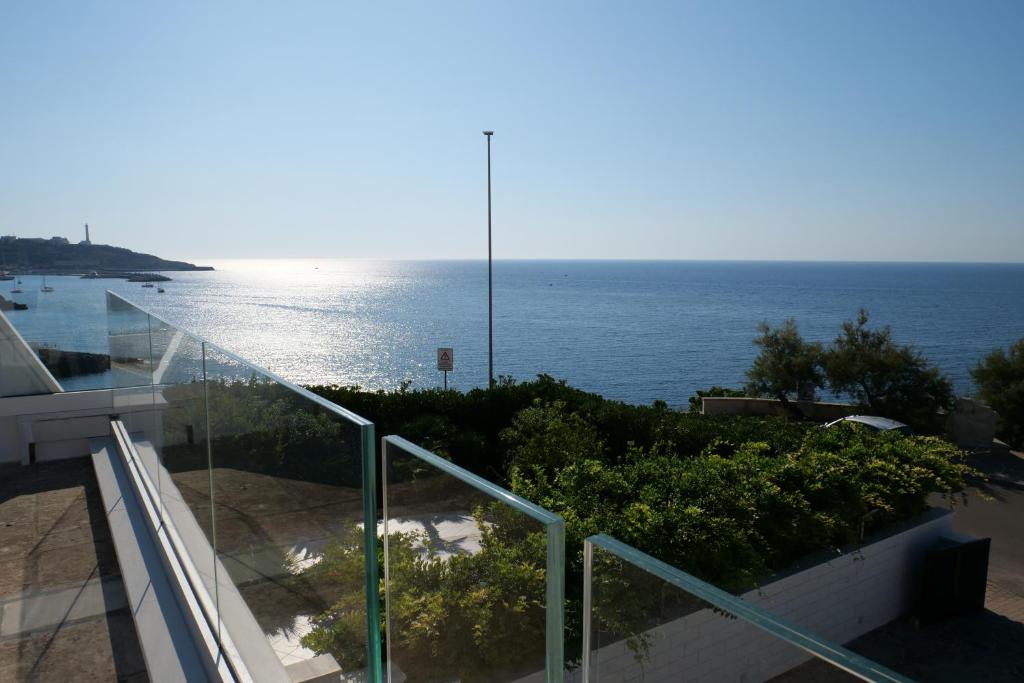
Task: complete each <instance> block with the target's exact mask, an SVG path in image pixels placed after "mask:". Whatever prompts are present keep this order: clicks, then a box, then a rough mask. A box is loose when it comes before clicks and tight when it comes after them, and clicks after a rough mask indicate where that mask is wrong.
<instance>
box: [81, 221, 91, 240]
mask: <svg viewBox="0 0 1024 683" xmlns="http://www.w3.org/2000/svg"><path fill="white" fill-rule="evenodd" d="M82 244H92V241H91V240H90V239H89V224H88V223H86V224H85V242H83V243H82Z"/></svg>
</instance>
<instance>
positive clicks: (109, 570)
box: [0, 457, 148, 683]
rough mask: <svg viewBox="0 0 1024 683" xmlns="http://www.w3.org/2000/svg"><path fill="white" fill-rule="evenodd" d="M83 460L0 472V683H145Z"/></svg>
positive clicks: (95, 495) (132, 628)
mask: <svg viewBox="0 0 1024 683" xmlns="http://www.w3.org/2000/svg"><path fill="white" fill-rule="evenodd" d="M147 680H148V676H147V674H146V668H145V663H144V660H143V658H142V653H141V650H140V649H139V644H138V639H137V637H136V634H135V625H134V623H133V621H132V616H131V614H130V612H129V611H128V609H127V606H126V602H125V598H124V586H123V584H122V583H121V578H120V572H119V569H118V565H117V558H116V556H115V554H114V547H113V543H112V541H111V539H110V532H109V529H108V528H107V522H106V516H105V515H104V510H103V503H102V499H101V498H100V493H99V488H98V487H97V484H96V479H95V476H94V474H93V470H92V462H91V460H90V458H88V457H84V458H75V459H73V460H61V461H57V462H50V463H41V464H36V465H31V466H29V467H22V466H21V465H11V466H4V467H3V468H2V469H0V681H4V682H5V683H6V682H7V681H85V682H91V681H130V682H131V683H137V682H141V681H147Z"/></svg>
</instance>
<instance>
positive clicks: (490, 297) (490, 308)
mask: <svg viewBox="0 0 1024 683" xmlns="http://www.w3.org/2000/svg"><path fill="white" fill-rule="evenodd" d="M484 135H486V136H487V377H488V384H487V386H488V387H489V388H492V389H493V388H494V284H493V274H492V266H491V136H492V135H494V131H493V130H485V131H484Z"/></svg>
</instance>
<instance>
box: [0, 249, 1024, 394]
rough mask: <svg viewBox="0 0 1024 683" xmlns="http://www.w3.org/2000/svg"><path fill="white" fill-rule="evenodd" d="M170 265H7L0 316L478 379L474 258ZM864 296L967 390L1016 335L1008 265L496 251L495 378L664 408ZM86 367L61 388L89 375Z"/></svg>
mask: <svg viewBox="0 0 1024 683" xmlns="http://www.w3.org/2000/svg"><path fill="white" fill-rule="evenodd" d="M194 261H195V262H196V263H203V264H209V265H213V266H214V267H215V268H216V269H217V270H216V271H214V272H199V273H169V275H170V276H171V277H172V278H173V281H172V282H169V283H166V285H165V289H166V293H165V294H158V293H157V291H156V289H144V288H142V287H141V286H140V285H139V284H137V283H127V282H124V281H120V280H82V279H79V278H72V277H50V278H48V282H49V284H50V285H52V286H53V287H54V288H55V290H56V291H54V292H53V293H47V294H44V293H41V292H40V291H39V286H40V284H41V283H40V278H38V277H35V276H24V277H23V278H22V280H23V283H22V285H21V287H22V289H23V290H24V292H25V293H24V294H22V295H10V294H9V293H7V292H6V291H5V290H6V289H9V287H6V288H5V287H4V285H11V284H12V283H0V294H3V295H5V296H7V297H8V298H12V296H13V298H15V299H16V300H20V301H24V302H26V303H28V304H29V306H30V309H29V310H28V311H12V312H9V313H8V314H7V315H8V316H9V318H10V319H11V321H12V322H13V323H14V324H15V325H16V326H17V327H18V329H19V331H20V332H21V333H22V335H23V336H24V337H25V338H26V339H27V340H29V341H32V342H37V343H42V344H47V345H50V346H56V347H58V348H64V349H71V350H79V351H94V352H106V350H107V346H106V344H107V342H106V324H107V321H106V313H105V299H104V292H105V290H106V289H108V288H109V289H111V290H113V291H115V292H117V293H119V294H121V295H123V296H125V297H127V298H129V299H130V300H132V301H135V302H136V303H138V304H140V305H141V306H143V307H146V308H149V309H151V310H153V311H154V312H155V313H157V314H158V315H160V316H161V317H164V318H165V319H167V320H168V321H170V322H172V323H174V324H177V325H180V326H181V327H183V328H185V329H187V330H190V331H193V332H195V333H197V334H199V335H201V336H203V337H205V338H207V339H209V340H211V341H213V342H215V343H217V344H220V345H221V346H223V347H225V348H227V349H230V350H232V351H235V352H236V353H238V354H239V355H241V356H243V357H244V358H247V359H250V360H252V361H253V362H255V363H256V364H258V365H261V366H263V367H266V368H268V369H270V370H272V371H274V372H277V373H279V374H281V375H282V376H284V377H287V378H288V379H291V380H293V381H296V382H299V383H303V384H310V383H337V384H358V385H361V386H364V387H368V388H385V389H390V388H395V387H397V386H399V385H400V384H401V383H402V382H404V381H408V382H411V384H412V386H413V387H429V386H439V385H440V384H441V380H442V377H441V373H439V372H438V371H437V370H436V369H435V367H436V366H435V363H436V360H435V355H436V349H437V347H439V346H451V347H453V348H454V355H455V370H454V372H452V373H449V383H450V385H452V386H454V387H457V388H460V389H466V388H470V387H474V386H484V385H486V383H487V264H486V262H482V261H416V262H409V261H402V262H400V261H357V260H339V259H320V260H313V259H310V260H259V261H255V260H233V261H217V260H214V261H209V260H205V259H202V258H197V259H194ZM862 307H863V308H866V309H867V310H868V311H869V312H870V314H871V320H872V323H873V324H877V325H890V326H891V327H892V329H893V334H894V337H895V339H896V340H897V341H898V342H901V343H909V344H913V345H914V346H916V347H917V348H919V349H920V350H921V351H922V352H923V353H924V354H925V355H926V356H928V358H929V359H931V360H932V361H933V362H934V363H936V364H937V365H938V366H939V367H941V368H942V369H943V370H944V371H945V372H946V373H948V374H949V375H950V377H951V378H952V379H953V381H954V384H955V386H956V388H957V391H958V392H960V393H969V392H970V391H971V388H972V387H971V381H970V376H969V371H970V368H971V367H972V366H973V365H974V364H975V363H977V361H978V360H979V359H980V358H981V357H982V356H983V355H984V354H986V353H987V352H989V351H991V350H992V349H994V348H996V347H999V346H1006V345H1008V344H1009V343H1010V342H1012V341H1014V340H1016V339H1018V338H1020V337H1021V336H1024V265H1010V264H1003V265H999V264H993V265H980V264H892V263H884V264H883V263H795V262H794V263H783V262H680V261H650V262H637V261H498V262H496V263H495V265H494V363H495V374H499V375H511V376H513V377H516V378H518V379H527V378H531V377H533V376H535V375H537V374H538V373H548V374H551V375H554V376H555V377H558V378H563V379H566V380H568V381H569V382H570V383H571V384H573V385H575V386H578V387H581V388H583V389H587V390H590V391H596V392H599V393H601V394H603V395H605V396H607V397H609V398H614V399H620V400H624V401H628V402H633V403H650V402H651V401H654V400H656V399H661V400H665V401H667V402H668V403H669V404H670V405H675V406H681V405H684V404H685V403H686V400H687V398H688V397H689V396H690V395H691V394H692V393H693V392H694V391H695V390H697V389H701V388H706V387H709V386H711V385H715V384H718V385H726V386H739V385H740V384H742V382H743V380H744V372H745V370H746V369H747V368H748V367H749V365H750V361H751V360H752V359H753V357H754V355H755V349H754V347H753V345H752V343H751V339H752V338H753V337H754V335H755V334H756V326H757V323H758V322H759V321H762V320H768V321H771V322H779V321H781V320H783V319H785V318H787V317H793V318H795V319H796V320H797V322H798V324H799V325H800V328H801V330H802V331H803V333H804V335H805V336H806V337H807V338H809V339H815V340H821V341H828V340H830V339H832V338H834V336H835V335H836V333H837V331H838V329H839V325H840V324H841V323H842V321H843V320H846V319H849V318H852V317H854V316H855V315H856V313H857V310H858V309H859V308H862ZM108 382H109V379H108V377H107V376H105V375H95V376H90V377H84V378H78V379H77V380H74V381H68V382H65V386H66V387H67V388H69V389H83V388H93V387H96V386H103V385H104V384H106V383H108Z"/></svg>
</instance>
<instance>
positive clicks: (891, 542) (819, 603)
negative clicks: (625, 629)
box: [566, 511, 952, 683]
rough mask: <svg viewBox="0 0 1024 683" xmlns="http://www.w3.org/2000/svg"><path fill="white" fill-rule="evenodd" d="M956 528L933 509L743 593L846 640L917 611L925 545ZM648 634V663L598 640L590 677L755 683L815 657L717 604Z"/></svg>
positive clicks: (574, 678) (623, 682)
mask: <svg viewBox="0 0 1024 683" xmlns="http://www.w3.org/2000/svg"><path fill="white" fill-rule="evenodd" d="M951 533H952V515H950V514H948V512H947V513H946V514H941V513H939V512H934V511H933V512H932V513H929V514H926V515H925V516H923V517H922V518H921V522H920V523H919V524H916V525H914V526H911V527H910V528H907V529H905V530H903V531H900V532H898V533H895V534H892V535H890V536H888V537H886V538H883V539H881V540H879V541H877V542H875V543H872V544H870V545H866V546H864V547H863V548H861V549H860V550H857V551H855V552H851V553H848V554H845V555H840V556H838V557H835V558H832V559H830V560H828V561H826V562H822V563H820V564H817V565H814V566H811V567H809V568H807V569H803V570H799V571H796V572H794V573H792V574H789V575H788V576H785V577H783V578H781V579H778V580H776V581H773V582H772V583H768V584H766V585H764V586H761V587H760V588H758V589H756V590H753V591H750V592H749V593H746V594H744V596H743V598H744V599H745V600H749V601H750V602H754V603H757V604H760V605H762V606H764V607H765V608H766V609H768V610H769V611H771V612H772V613H774V614H776V615H778V616H780V617H783V618H785V619H787V620H789V621H791V622H793V623H795V624H797V625H798V626H802V627H804V628H806V629H808V630H810V631H812V632H814V633H816V634H818V635H821V636H823V637H825V638H827V639H829V640H831V641H833V642H836V643H847V642H849V641H851V640H853V639H855V638H857V637H859V636H862V635H864V634H865V633H867V632H868V631H871V630H873V629H875V628H878V627H879V626H882V625H884V624H887V623H889V622H890V621H892V620H893V619H896V618H898V617H900V616H902V615H904V614H906V613H907V612H908V611H910V609H911V608H912V606H913V601H914V599H915V590H916V583H917V582H916V579H917V576H918V573H919V570H920V563H921V561H922V559H923V556H924V552H925V550H926V549H927V548H928V547H929V546H930V545H932V544H933V543H934V542H935V540H936V539H938V538H939V537H940V536H946V535H950V534H951ZM648 634H649V635H650V637H651V648H650V653H649V658H648V660H647V661H645V662H644V664H643V665H642V666H641V665H640V664H638V663H637V662H636V660H635V658H634V653H633V652H632V651H631V650H630V649H629V648H628V647H627V646H626V644H625V641H620V642H618V643H613V644H611V645H607V646H604V647H599V649H598V650H597V651H596V652H595V653H594V656H593V658H592V667H593V673H592V677H591V681H600V682H601V683H627V682H630V681H643V682H644V683H662V682H664V683H668V682H670V681H671V682H673V683H675V682H677V681H742V682H744V683H753V682H755V681H764V680H768V679H770V678H773V677H774V676H778V675H779V674H782V673H784V672H786V671H788V670H789V669H791V668H793V667H795V666H797V665H799V664H801V663H803V662H805V661H807V660H808V659H809V658H810V657H811V655H809V654H807V653H805V652H804V651H803V650H800V649H798V648H797V647H796V646H793V645H790V644H788V643H786V642H784V641H782V640H779V639H778V638H775V637H774V636H771V635H769V634H767V633H765V632H764V631H762V630H760V629H757V628H755V627H753V626H751V625H749V624H747V623H746V622H744V621H741V620H739V619H732V618H727V617H725V616H722V615H721V614H717V613H715V612H713V611H712V610H710V609H706V610H701V611H699V612H694V613H693V614H689V615H687V616H685V617H683V618H681V619H677V620H675V621H672V622H670V623H668V624H664V625H661V626H658V627H656V628H653V629H651V630H650V631H648ZM598 645H600V644H598ZM580 680H581V676H580V674H579V672H578V671H577V672H572V673H571V674H570V675H568V676H567V677H566V681H568V682H571V683H579V682H580Z"/></svg>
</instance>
